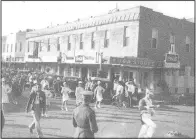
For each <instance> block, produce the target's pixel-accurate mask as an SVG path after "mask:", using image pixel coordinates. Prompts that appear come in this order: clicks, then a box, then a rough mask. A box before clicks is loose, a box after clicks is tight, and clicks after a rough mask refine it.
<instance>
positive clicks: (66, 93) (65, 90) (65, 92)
mask: <svg viewBox="0 0 196 139" xmlns="http://www.w3.org/2000/svg"><path fill="white" fill-rule="evenodd" d="M70 92H71V89H70V88H68V87H62V90H61V93H62V94H63V99H67V98H68V97H69V93H70Z"/></svg>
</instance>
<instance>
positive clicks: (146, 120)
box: [138, 88, 159, 138]
mask: <svg viewBox="0 0 196 139" xmlns="http://www.w3.org/2000/svg"><path fill="white" fill-rule="evenodd" d="M151 95H153V93H152V91H151V90H149V89H148V88H146V95H145V97H144V98H142V99H141V100H140V102H139V110H140V111H141V114H140V116H141V122H142V127H141V129H140V132H139V135H138V138H151V137H152V136H153V134H154V132H155V129H156V124H155V123H154V122H153V121H152V116H153V115H154V114H155V111H154V108H158V107H159V105H153V104H152V100H151V98H150V96H151Z"/></svg>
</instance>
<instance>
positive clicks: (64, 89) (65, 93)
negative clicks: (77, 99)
mask: <svg viewBox="0 0 196 139" xmlns="http://www.w3.org/2000/svg"><path fill="white" fill-rule="evenodd" d="M61 93H62V95H63V96H62V107H61V109H62V110H66V111H68V109H67V101H68V100H69V93H71V89H70V88H69V87H68V86H67V83H66V82H64V83H63V87H62V90H61Z"/></svg>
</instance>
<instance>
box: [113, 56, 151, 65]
mask: <svg viewBox="0 0 196 139" xmlns="http://www.w3.org/2000/svg"><path fill="white" fill-rule="evenodd" d="M154 63H155V62H154V61H152V60H147V59H139V58H117V57H110V64H123V65H131V66H144V67H145V66H146V67H154Z"/></svg>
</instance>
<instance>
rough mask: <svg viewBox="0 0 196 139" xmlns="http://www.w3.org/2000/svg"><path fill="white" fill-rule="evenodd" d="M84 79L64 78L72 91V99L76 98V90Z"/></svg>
mask: <svg viewBox="0 0 196 139" xmlns="http://www.w3.org/2000/svg"><path fill="white" fill-rule="evenodd" d="M81 80H82V79H81V78H79V77H76V76H70V77H64V81H65V82H66V83H67V85H68V86H69V88H70V89H71V90H72V91H71V93H70V97H71V98H75V97H76V96H75V90H76V87H77V85H78V82H79V81H81Z"/></svg>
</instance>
